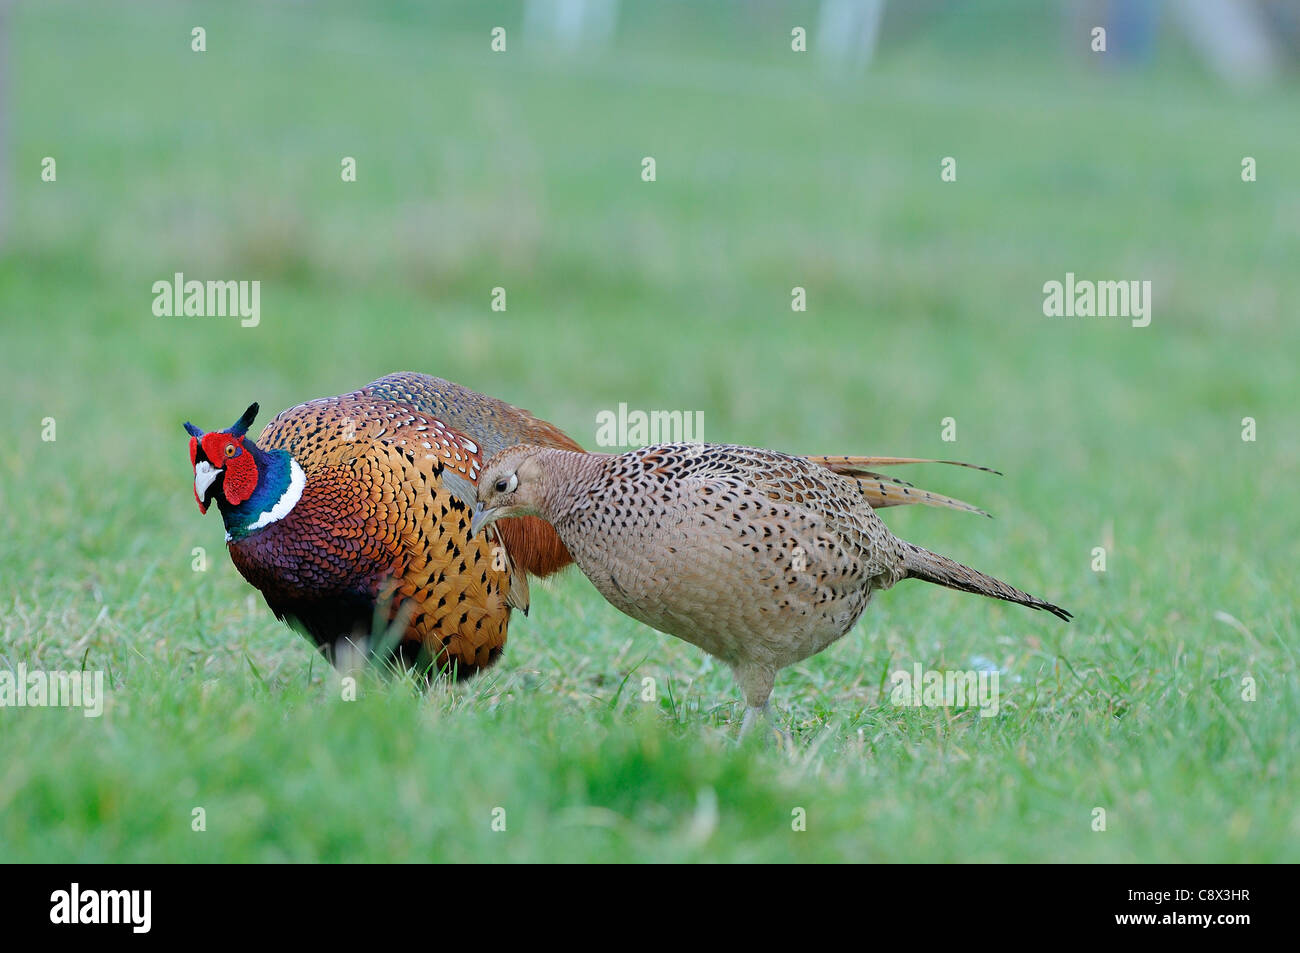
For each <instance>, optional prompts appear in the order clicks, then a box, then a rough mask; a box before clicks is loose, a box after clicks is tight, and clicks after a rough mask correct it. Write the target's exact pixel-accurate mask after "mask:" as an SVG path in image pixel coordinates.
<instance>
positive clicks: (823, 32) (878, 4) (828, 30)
mask: <svg viewBox="0 0 1300 953" xmlns="http://www.w3.org/2000/svg"><path fill="white" fill-rule="evenodd" d="M884 15H885V0H822V6H821V12H820V13H819V14H818V16H817V47H816V50H815V52H816V54H817V56H819V57H820V58H821V61H822V63H824V64H827V65H829V66H832V67H836V68H840V69H844V68H848V69H858V70H861V69H866V68H867V66H868V65H870V63H871V60H872V59H873V58H874V57H875V55H876V39H877V38H878V37H879V35H880V20H881V17H883V16H884Z"/></svg>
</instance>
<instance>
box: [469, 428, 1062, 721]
mask: <svg viewBox="0 0 1300 953" xmlns="http://www.w3.org/2000/svg"><path fill="white" fill-rule="evenodd" d="M865 459H866V458H829V457H819V458H812V459H808V458H803V457H793V456H788V455H786V454H783V453H777V452H775V451H771V450H760V449H757V448H752V447H737V446H725V445H711V444H672V445H665V446H653V447H645V448H642V449H640V450H634V451H632V452H630V453H624V454H618V455H607V454H574V453H569V452H566V451H562V450H553V449H546V448H537V447H527V446H521V447H514V448H509V449H507V450H505V451H503V452H501V453H499V454H498V455H496V456H494V457H493V458H491V459H490V460H489V461H488V463H487V464H486V465H485V469H484V473H483V477H482V478H481V480H480V482H479V487H478V499H479V510H478V511H477V512H476V515H475V526H476V527H478V526H486V525H491V524H492V521H493V520H494V519H495V518H496V517H499V516H513V515H516V514H518V513H533V514H536V515H539V516H541V517H542V518H544V519H546V520H547V521H548V522H550V523H551V524H552V525H553V526H554V527H555V528H556V530H557V531H558V532H559V535H560V538H561V539H562V540H563V541H564V543H565V545H566V546H567V547H568V549H569V551H570V552H571V553H572V554H573V557H574V560H575V561H576V562H577V563H578V565H579V566H580V567H581V568H582V570H583V572H584V573H586V575H587V576H588V578H590V579H591V581H592V583H593V584H594V585H595V587H596V588H597V589H598V590H599V591H600V593H601V594H602V595H603V596H604V597H605V598H606V599H608V600H609V601H610V602H611V603H612V604H613V605H614V606H615V607H616V608H618V609H619V610H621V611H623V612H625V613H627V614H628V615H630V616H632V617H633V618H634V619H638V620H640V621H641V622H644V623H645V624H646V625H649V626H652V627H653V628H655V629H658V630H659V631H661V632H666V633H668V634H670V635H675V636H677V637H678V638H681V639H684V640H686V641H688V642H691V643H693V644H695V645H698V646H699V647H700V648H702V649H704V650H705V651H706V652H708V653H709V654H711V655H714V656H716V657H717V658H719V659H721V660H723V661H724V662H726V663H728V664H729V665H730V666H731V667H732V668H733V670H734V671H735V673H736V677H737V680H738V681H739V683H740V686H741V689H742V691H743V692H744V695H745V699H746V702H747V703H748V705H749V711H748V712H747V716H746V722H747V724H748V723H751V722H752V717H753V715H754V714H755V713H756V712H758V711H759V710H762V709H765V708H766V705H767V700H768V696H769V695H770V693H771V690H772V684H773V680H774V678H775V676H776V673H777V672H778V671H779V670H780V669H782V668H784V667H785V666H787V665H791V664H793V663H795V662H798V661H800V660H801V659H805V658H808V657H809V656H811V655H814V654H816V653H817V652H820V651H821V650H822V649H824V648H826V647H827V646H828V645H830V644H831V643H832V642H834V641H835V640H837V639H839V638H840V637H842V636H843V635H844V634H845V633H847V632H848V631H849V629H850V628H852V626H853V625H854V623H855V622H856V621H857V619H858V618H859V616H860V615H861V614H862V612H863V610H864V609H865V608H866V606H867V603H868V602H869V601H870V599H871V597H872V594H873V593H874V592H875V591H877V590H880V589H888V588H889V587H891V586H893V585H894V584H895V583H897V582H899V581H901V580H903V579H908V578H913V579H923V580H926V581H929V582H934V583H938V584H940V585H945V586H949V587H951V588H955V589H962V590H964V591H968V592H976V593H980V594H982V595H988V596H992V597H995V598H999V599H1006V600H1009V601H1012V602H1018V603H1021V604H1023V605H1027V606H1031V607H1033V608H1037V609H1046V610H1048V611H1050V612H1053V613H1054V614H1056V615H1058V616H1060V617H1061V618H1063V619H1068V618H1069V614H1068V613H1066V612H1065V611H1064V610H1062V609H1060V608H1059V607H1057V606H1054V605H1052V604H1051V603H1048V602H1045V601H1043V600H1041V599H1038V598H1036V597H1034V596H1031V595H1028V594H1027V593H1024V592H1021V591H1020V590H1018V589H1014V588H1012V587H1011V586H1008V585H1006V584H1005V583H1002V582H999V581H998V580H996V579H993V578H992V577H990V576H986V575H984V574H983V573H980V572H977V571H976V570H974V569H971V568H969V567H967V566H963V565H961V564H960V563H956V562H954V561H952V560H950V559H948V558H946V557H944V556H940V555H938V554H936V553H931V552H929V551H928V550H924V549H921V548H920V547H918V546H914V545H912V544H911V543H908V542H905V541H904V540H901V539H899V538H898V537H896V536H894V535H893V534H892V533H891V532H890V531H889V529H888V527H886V526H885V524H884V523H883V522H882V521H881V519H880V518H879V517H878V516H877V515H876V514H875V512H874V511H873V509H872V505H871V500H872V498H873V496H875V495H876V494H877V493H878V492H879V489H880V487H879V486H878V485H876V484H877V481H878V475H877V474H874V473H870V474H864V473H862V472H861V471H862V461H864V460H865ZM885 462H890V461H888V460H882V459H881V458H876V464H877V465H883V464H884V463H885ZM893 462H899V461H893ZM837 470H838V471H840V472H836V471H837Z"/></svg>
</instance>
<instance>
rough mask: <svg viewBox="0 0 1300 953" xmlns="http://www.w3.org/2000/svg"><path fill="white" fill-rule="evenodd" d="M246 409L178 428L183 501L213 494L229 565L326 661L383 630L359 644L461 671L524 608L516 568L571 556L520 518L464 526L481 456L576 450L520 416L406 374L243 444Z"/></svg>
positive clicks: (554, 564)
mask: <svg viewBox="0 0 1300 953" xmlns="http://www.w3.org/2000/svg"><path fill="white" fill-rule="evenodd" d="M257 409H258V407H257V404H253V405H252V406H251V407H249V408H248V410H247V411H245V412H244V415H243V416H242V417H240V418H239V421H238V422H237V423H235V425H234V426H232V427H230V428H229V429H227V430H222V431H216V432H213V433H204V432H203V431H202V430H200V429H199V428H198V427H195V426H194V425H193V424H191V423H188V422H187V423H186V424H185V429H186V430H187V431H188V432H189V433H190V437H191V439H190V463H191V464H192V466H193V468H194V497H195V499H196V500H197V501H198V504H199V510H200V511H201V512H204V513H206V512H207V509H208V506H209V504H210V503H212V501H213V500H215V501H216V503H217V506H218V508H219V509H220V510H221V517H222V519H223V520H224V521H225V525H226V541H227V546H228V547H229V549H230V557H231V559H232V560H233V562H234V564H235V566H236V567H237V568H238V569H239V572H240V573H241V574H242V575H243V576H244V578H245V579H247V580H248V581H249V582H250V583H252V584H253V585H254V586H255V587H257V588H258V589H259V590H261V592H262V595H263V596H265V598H266V602H267V605H269V606H270V607H271V610H272V611H273V612H274V613H275V615H276V617H277V618H279V619H283V620H285V621H287V622H289V623H290V624H291V625H293V626H294V627H295V628H298V629H299V630H300V631H303V632H304V633H305V634H306V635H307V636H308V637H310V638H311V639H312V640H314V641H315V643H316V645H317V646H318V647H319V648H320V650H321V651H322V652H323V653H324V654H325V656H326V657H327V658H329V659H331V661H337V660H338V652H339V651H340V650H342V649H343V648H345V645H346V644H352V645H355V646H356V647H357V648H358V649H360V650H362V651H365V650H366V644H367V643H366V639H367V637H368V636H370V635H371V634H372V631H375V630H381V631H382V630H387V631H388V632H391V633H392V637H393V638H395V639H396V641H397V644H396V646H395V647H392V646H382V647H381V646H377V645H372V646H369V651H371V652H372V653H373V652H381V651H383V650H385V649H390V648H391V649H393V651H394V654H395V655H396V657H397V658H398V659H399V660H400V661H401V662H403V663H404V664H407V665H416V666H419V667H420V668H421V669H422V670H424V671H427V672H429V673H431V674H432V673H436V672H439V671H447V672H448V673H449V674H450V675H451V676H452V677H456V676H461V677H464V676H468V675H473V674H475V673H477V672H479V671H481V670H482V669H484V668H486V667H488V666H490V665H492V664H493V663H494V662H495V661H496V660H497V658H498V657H499V656H500V655H501V651H502V649H503V647H504V646H505V642H506V627H507V624H508V622H509V618H510V609H511V607H514V608H519V609H522V610H523V611H524V612H525V613H526V612H527V611H528V581H527V574H529V573H531V574H533V575H535V576H539V577H540V576H547V575H550V574H551V573H554V572H556V571H558V570H559V569H562V568H563V567H564V566H566V565H567V564H568V563H569V562H571V561H572V557H570V555H569V553H568V551H567V550H566V549H565V548H564V544H563V543H561V542H560V539H559V537H558V536H557V535H556V533H555V530H554V529H552V528H551V527H550V526H548V525H547V524H546V523H544V522H542V521H541V520H538V519H536V518H534V517H526V518H523V519H518V520H505V521H503V522H501V523H500V524H499V527H498V530H499V531H498V532H497V533H496V534H494V536H493V537H492V538H490V539H489V538H484V537H479V538H477V539H473V540H471V539H470V537H469V518H470V514H469V511H468V509H467V506H468V505H472V504H473V501H474V494H475V483H476V482H477V480H478V478H479V475H480V474H481V472H482V467H483V460H484V459H485V458H486V457H488V456H490V455H491V454H493V453H495V452H496V451H498V450H501V449H502V448H504V447H508V446H511V445H513V444H516V443H520V442H522V441H527V442H529V443H533V444H542V445H544V446H549V447H558V448H562V449H565V450H574V451H577V450H580V449H581V448H580V447H579V446H578V445H577V444H576V443H574V442H573V441H572V440H570V439H569V438H568V437H567V436H565V434H564V433H562V432H561V431H560V430H558V429H557V428H555V427H554V426H552V425H551V424H549V423H546V422H545V421H543V420H538V419H537V418H536V417H534V416H533V415H532V414H530V413H528V412H527V411H524V410H520V409H519V408H517V407H512V406H511V405H509V404H506V403H503V402H502V401H499V400H495V399H494V398H491V397H485V396H484V395H482V394H477V393H475V392H474V391H471V390H468V389H466V388H464V387H461V386H459V385H458V384H453V383H452V382H450V381H446V380H442V379H440V378H437V377H429V376H427V375H424V374H413V373H399V374H390V375H388V376H387V377H381V378H380V379H379V380H377V381H374V382H373V383H370V384H367V385H366V386H365V387H363V388H361V389H360V390H358V391H355V392H353V393H351V394H343V395H341V396H338V397H326V398H323V399H320V400H313V401H309V402H308V403H305V404H300V405H298V406H297V407H293V408H290V409H289V410H286V411H283V412H282V413H281V414H279V415H278V416H277V417H276V418H275V419H274V420H272V421H271V422H270V423H269V424H268V425H267V426H266V429H264V430H263V431H262V433H261V436H259V437H258V438H257V440H256V441H254V440H252V439H251V438H249V437H248V436H247V433H248V428H249V427H250V426H251V425H252V423H253V419H254V417H255V416H256V415H257ZM384 654H387V653H386V652H384Z"/></svg>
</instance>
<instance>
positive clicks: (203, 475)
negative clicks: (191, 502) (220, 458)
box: [194, 460, 221, 503]
mask: <svg viewBox="0 0 1300 953" xmlns="http://www.w3.org/2000/svg"><path fill="white" fill-rule="evenodd" d="M220 475H221V471H220V470H218V469H217V468H216V467H214V466H213V465H212V464H210V463H208V461H207V460H200V461H199V462H198V464H197V465H196V466H195V467H194V495H195V496H196V497H198V499H199V502H200V503H202V502H203V498H204V496H206V495H207V492H208V487H210V486H212V481H213V480H215V479H216V478H217V477H218V476H220Z"/></svg>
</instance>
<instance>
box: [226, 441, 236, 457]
mask: <svg viewBox="0 0 1300 953" xmlns="http://www.w3.org/2000/svg"><path fill="white" fill-rule="evenodd" d="M234 455H235V445H234V444H233V443H228V444H226V456H228V457H233V456H234Z"/></svg>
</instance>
